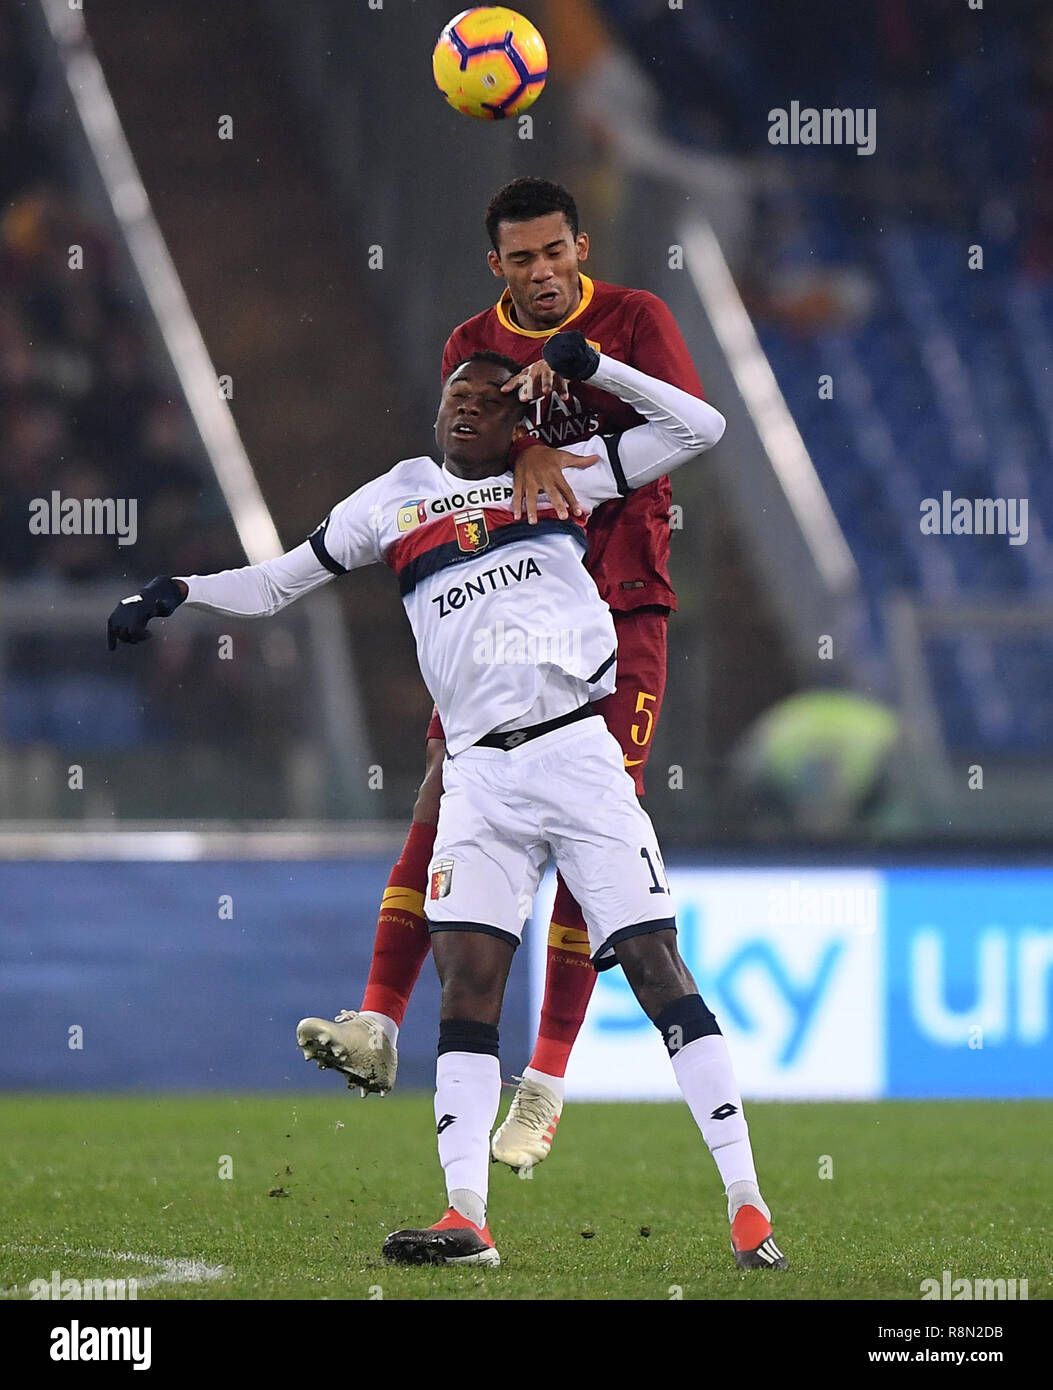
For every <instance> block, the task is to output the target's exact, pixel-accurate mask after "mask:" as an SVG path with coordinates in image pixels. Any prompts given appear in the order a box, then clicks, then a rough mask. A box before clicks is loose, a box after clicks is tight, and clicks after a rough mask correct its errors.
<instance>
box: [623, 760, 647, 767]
mask: <svg viewBox="0 0 1053 1390" xmlns="http://www.w3.org/2000/svg"><path fill="white" fill-rule="evenodd" d="M642 762H643V758H626V759H625V766H626V767H639V766H640V764H641V763H642Z"/></svg>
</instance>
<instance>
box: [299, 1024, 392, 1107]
mask: <svg viewBox="0 0 1053 1390" xmlns="http://www.w3.org/2000/svg"><path fill="white" fill-rule="evenodd" d="M296 1041H297V1043H298V1044H299V1046H300V1048H301V1049H302V1050H303V1055H304V1056H305V1057H306V1058H307V1060H308V1061H309V1062H317V1063H318V1065H319V1066H320V1067H321V1068H322V1069H323V1070H324V1069H325V1068H326V1067H331V1068H333V1070H334V1071H339V1072H343V1074H344V1075H345V1076H346V1077H347V1085H348V1089H349V1090H352V1091H353V1090H355V1088H356V1087H357V1088H359V1089H360V1090H361V1092H362V1094H363V1095H366V1094H367V1093H368V1092H371V1091H372V1092H375V1093H376V1094H377V1095H381V1096H384V1095H387V1093H388V1091H390V1090H391V1089H392V1087H393V1086H394V1085H395V1073H396V1072H397V1070H398V1065H399V1056H398V1052H397V1050H396V1048H395V1047H394V1045H393V1044H392V1043H390V1042H389V1041H388V1039H387V1037H386V1036H385V1034H384V1030H383V1028H381V1026H380V1024H379V1023H378V1022H377V1021H376V1019H374V1018H365V1017H364V1016H363V1015H362V1014H360V1013H355V1012H354V1010H352V1009H343V1010H342V1011H341V1012H340V1013H338V1014H337V1016H336V1018H335V1019H334V1020H333V1021H332V1022H330V1021H329V1019H327V1018H302V1019H301V1020H300V1022H299V1023H298V1024H297V1025H296Z"/></svg>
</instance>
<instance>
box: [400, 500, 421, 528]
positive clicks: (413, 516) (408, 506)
mask: <svg viewBox="0 0 1053 1390" xmlns="http://www.w3.org/2000/svg"><path fill="white" fill-rule="evenodd" d="M427 519H428V508H427V506H426V505H425V501H424V498H423V497H420V498H415V499H414V500H413V501H412V502H404V503H403V505H402V506H401V507H400V508H399V511H398V517H397V525H398V528H399V530H400V531H412V530H413V528H414V527H415V526H419V525H420V524H421V522H422V521H427Z"/></svg>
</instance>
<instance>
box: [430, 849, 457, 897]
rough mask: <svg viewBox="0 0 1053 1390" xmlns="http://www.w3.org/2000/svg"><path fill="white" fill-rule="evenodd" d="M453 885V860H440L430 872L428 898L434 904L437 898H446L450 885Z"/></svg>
mask: <svg viewBox="0 0 1053 1390" xmlns="http://www.w3.org/2000/svg"><path fill="white" fill-rule="evenodd" d="M452 883H453V860H452V859H440V860H439V862H438V863H437V864H436V865H435V868H434V869H432V871H431V887H430V888H429V890H428V897H429V898H430V899H431V900H432V902H435V901H436V900H437V899H439V898H448V897H449V895H450V885H451V884H452Z"/></svg>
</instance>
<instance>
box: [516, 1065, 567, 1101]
mask: <svg viewBox="0 0 1053 1390" xmlns="http://www.w3.org/2000/svg"><path fill="white" fill-rule="evenodd" d="M523 1076H524V1077H525V1078H526V1079H527V1080H529V1081H536V1082H537V1084H538V1085H539V1086H544V1087H545V1089H546V1090H549V1091H551V1092H552V1094H553V1095H554V1096H555V1097H556V1099H557V1100H559V1101H561V1100H562V1099H563V1089H564V1081H563V1078H562V1076H549V1074H548V1072H547V1071H538V1069H537V1068H536V1067H524V1068H523Z"/></svg>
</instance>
